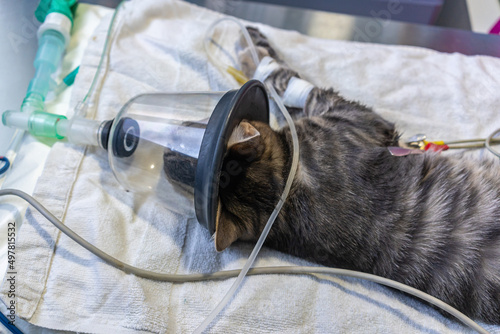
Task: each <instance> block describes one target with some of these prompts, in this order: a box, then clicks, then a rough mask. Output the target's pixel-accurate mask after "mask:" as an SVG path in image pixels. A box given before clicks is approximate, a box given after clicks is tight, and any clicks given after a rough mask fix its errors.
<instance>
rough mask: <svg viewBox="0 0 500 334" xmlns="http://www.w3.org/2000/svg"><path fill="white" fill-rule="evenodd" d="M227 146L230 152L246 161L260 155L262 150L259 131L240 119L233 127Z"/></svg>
mask: <svg viewBox="0 0 500 334" xmlns="http://www.w3.org/2000/svg"><path fill="white" fill-rule="evenodd" d="M227 147H228V149H229V150H230V152H231V154H233V155H235V156H238V157H241V158H245V159H246V160H247V161H251V160H254V159H256V158H258V157H260V155H261V154H262V152H263V143H262V140H261V137H260V132H259V131H258V130H257V129H256V128H255V127H254V126H253V125H252V124H250V123H248V122H246V121H242V122H241V123H240V124H238V126H236V127H235V128H234V130H233V133H232V134H231V136H230V137H229V141H228V143H227Z"/></svg>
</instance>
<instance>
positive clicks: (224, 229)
mask: <svg viewBox="0 0 500 334" xmlns="http://www.w3.org/2000/svg"><path fill="white" fill-rule="evenodd" d="M233 219H234V216H233V215H232V214H231V213H230V212H228V211H227V210H222V207H221V204H220V203H219V205H218V209H217V219H216V223H215V249H216V250H217V251H218V252H222V251H223V250H224V249H226V248H227V247H229V246H231V244H232V243H233V242H235V241H236V240H238V238H239V237H240V236H241V230H240V229H239V228H238V227H237V226H236V225H235V224H234V222H233Z"/></svg>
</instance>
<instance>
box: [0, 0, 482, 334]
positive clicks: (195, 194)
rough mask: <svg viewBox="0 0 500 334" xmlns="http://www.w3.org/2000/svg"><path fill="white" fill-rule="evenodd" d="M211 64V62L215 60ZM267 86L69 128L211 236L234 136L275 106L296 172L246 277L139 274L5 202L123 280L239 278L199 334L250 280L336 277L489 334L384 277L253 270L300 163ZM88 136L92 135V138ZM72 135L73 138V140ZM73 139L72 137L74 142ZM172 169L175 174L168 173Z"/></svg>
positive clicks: (157, 102)
mask: <svg viewBox="0 0 500 334" xmlns="http://www.w3.org/2000/svg"><path fill="white" fill-rule="evenodd" d="M120 8H121V6H120V7H118V8H117V11H116V12H115V15H114V16H113V19H112V22H111V25H110V31H111V26H113V23H114V20H115V17H116V13H117V12H118V11H119V10H120ZM223 20H227V19H222V20H219V21H217V22H215V23H214V24H213V25H212V27H211V28H210V29H209V30H208V33H209V34H212V33H213V32H214V27H215V26H216V25H218V24H219V23H220V22H222V21H223ZM231 20H232V21H233V22H236V23H237V24H238V26H239V28H240V32H241V33H242V34H243V36H244V43H246V45H247V46H249V47H250V51H251V56H252V59H253V61H254V62H255V64H259V59H258V56H257V52H256V49H255V46H253V44H252V41H251V38H250V36H249V34H248V32H247V30H246V29H245V27H243V26H242V25H241V23H239V22H238V21H236V20H234V19H231ZM110 31H108V37H107V40H106V44H105V48H104V50H103V55H102V57H101V63H102V60H103V59H104V58H105V57H107V56H108V53H109V49H110V45H109V43H108V42H109V40H110V39H111V33H110ZM208 40H211V41H213V38H211V37H210V38H209V39H208ZM205 46H207V44H206V45H205ZM209 55H210V53H209ZM210 57H211V58H213V57H212V55H210ZM101 63H100V65H99V68H98V70H97V72H96V75H95V77H94V80H93V83H92V86H91V90H90V91H89V94H87V96H86V97H85V101H84V102H85V103H88V101H89V100H88V98H89V97H91V95H92V94H93V90H94V89H95V85H96V82H97V78H98V77H99V76H100V72H101ZM217 66H219V65H217ZM219 67H221V66H219ZM222 68H223V70H224V71H227V72H228V73H230V74H231V75H233V77H235V78H236V79H237V80H238V79H239V80H241V81H240V82H243V81H245V78H244V76H242V74H241V71H239V70H237V69H236V68H235V67H232V69H231V68H229V67H225V68H224V67H222ZM101 80H102V77H101ZM264 84H265V83H264ZM264 84H262V83H261V82H259V81H256V80H250V81H248V82H247V83H245V84H244V85H243V86H242V87H241V88H240V89H238V90H232V91H229V92H189V93H166V94H144V95H139V96H136V97H135V98H133V99H131V100H130V101H129V102H127V104H126V105H125V106H124V107H123V108H122V109H121V110H120V112H119V113H118V115H117V117H116V118H115V119H114V120H112V121H105V122H97V121H93V120H89V119H85V118H80V119H78V123H74V122H71V123H70V124H81V127H82V130H81V131H77V130H76V129H77V128H78V127H77V126H73V127H71V129H73V128H74V129H75V131H76V132H75V133H78V135H77V136H73V138H75V139H74V140H71V139H70V141H72V142H75V143H81V144H86V145H88V144H91V145H98V146H101V147H102V148H104V149H107V150H108V156H109V162H110V165H111V168H112V170H113V173H114V174H115V176H116V178H117V179H118V181H119V182H120V183H121V184H122V185H123V186H124V187H125V188H126V189H130V190H136V191H139V192H147V193H148V194H150V195H151V194H152V195H155V196H159V197H164V196H168V197H167V202H170V203H171V204H172V203H175V205H172V209H174V211H177V212H179V211H181V212H182V213H184V214H192V215H193V216H196V218H197V219H198V221H199V222H200V223H201V224H202V225H203V226H204V227H206V228H207V229H208V230H209V231H210V232H211V233H213V232H214V231H215V216H216V210H217V203H218V176H219V174H220V168H221V164H222V159H223V157H224V152H225V149H226V146H227V141H228V139H229V135H230V134H231V131H232V130H233V129H234V127H235V126H236V125H237V124H238V123H239V122H240V121H241V120H242V119H249V120H252V119H254V120H260V121H264V122H269V104H271V108H279V109H280V110H281V111H282V113H283V116H284V118H285V120H286V122H287V123H288V125H289V127H290V131H291V134H292V147H293V156H292V167H291V169H290V172H289V175H288V178H287V181H286V183H285V188H284V191H283V194H282V195H281V197H280V199H279V200H278V203H277V204H276V207H275V209H274V211H273V212H272V214H271V216H270V217H269V220H268V222H267V224H266V226H265V228H264V230H263V232H262V234H261V236H260V237H259V239H258V241H257V244H256V245H255V247H254V249H253V251H252V253H251V255H250V256H249V258H248V260H247V261H246V263H245V265H244V267H243V269H241V270H230V271H219V272H215V273H210V274H189V275H177V274H166V273H157V272H151V271H148V270H144V269H141V268H137V267H134V266H131V265H129V264H127V263H124V262H122V261H120V260H118V259H116V258H114V257H112V256H111V255H109V254H107V253H105V252H103V251H102V250H100V249H99V248H97V247H96V246H94V245H92V244H90V243H89V242H87V241H86V240H85V239H83V238H82V237H80V236H79V235H77V234H76V233H75V232H73V231H72V230H71V229H70V228H68V227H67V226H66V225H64V224H63V223H62V222H61V221H59V220H58V219H57V218H56V217H55V216H54V215H53V214H52V213H50V212H49V211H48V210H47V209H46V208H45V207H43V205H42V204H40V203H39V202H38V201H36V200H35V199H34V198H33V197H31V196H29V195H28V194H26V193H24V192H22V191H19V190H14V189H4V190H0V197H1V196H8V195H13V196H18V197H20V198H23V199H24V200H26V201H27V202H28V203H30V204H31V205H32V206H33V207H34V208H35V209H36V210H38V211H39V212H40V213H41V214H42V215H43V216H44V217H45V218H47V219H48V220H49V221H50V222H51V223H52V224H54V226H56V227H57V228H58V229H60V230H61V231H62V232H63V233H64V234H66V235H67V236H68V237H70V238H71V239H73V240H74V241H75V242H77V243H78V244H80V245H81V246H82V247H84V248H86V249H87V250H89V251H90V252H91V253H93V254H94V255H96V256H98V257H99V258H101V259H102V260H103V261H105V262H106V263H108V264H109V265H111V266H113V267H115V268H117V269H119V270H122V271H124V272H125V273H128V274H133V275H136V276H138V277H142V278H146V279H151V280H158V281H168V282H177V283H182V282H196V281H203V280H215V279H227V278H231V277H237V279H236V280H235V282H234V283H233V285H232V286H231V288H230V290H229V291H228V292H227V294H226V295H225V297H224V298H223V299H222V301H221V302H220V303H219V304H218V305H217V307H216V308H215V309H214V310H213V311H212V312H211V313H210V314H209V316H208V317H207V318H206V319H205V320H204V321H203V323H201V324H200V325H199V327H198V328H197V329H196V330H195V333H201V332H203V331H204V330H206V329H207V328H208V327H209V326H210V324H211V323H212V321H213V320H214V319H215V317H216V316H217V314H219V313H220V312H221V311H222V310H223V309H224V307H225V306H226V305H227V303H228V302H229V301H230V300H231V298H232V297H233V296H234V294H235V293H236V291H237V289H238V287H239V286H240V284H241V283H242V281H243V279H244V277H245V276H246V275H260V274H298V275H303V274H330V275H343V276H349V277H355V278H361V279H366V280H370V281H373V282H376V283H379V284H383V285H386V286H389V287H393V288H396V289H399V290H401V291H404V292H406V293H409V294H411V295H413V296H416V297H418V298H420V299H423V300H425V301H427V302H429V303H431V304H433V305H435V306H437V307H439V308H441V309H443V310H444V311H446V312H448V313H450V314H451V315H453V316H455V317H457V318H458V319H459V320H460V321H461V322H463V323H464V324H465V325H467V326H469V327H471V328H472V329H474V330H476V331H478V332H480V333H487V331H486V330H484V329H483V328H482V327H480V326H479V325H478V324H476V323H475V322H474V321H472V320H471V319H470V318H468V317H467V316H465V315H464V314H462V313H461V312H459V311H458V310H456V309H454V308H453V307H451V306H449V305H447V304H445V303H443V302H442V301H440V300H438V299H436V298H435V297H432V296H430V295H428V294H426V293H424V292H422V291H419V290H417V289H414V288H412V287H409V286H407V285H404V284H402V283H399V282H396V281H393V280H389V279H386V278H383V277H379V276H375V275H371V274H366V273H362V272H356V271H351V270H344V269H337V268H325V267H286V266H283V267H259V268H251V266H252V264H253V262H254V261H255V258H256V257H257V254H258V252H259V251H260V249H261V247H262V245H263V243H264V241H265V239H266V237H267V234H268V232H269V230H270V229H271V227H272V224H273V222H274V220H275V219H276V217H277V215H278V213H279V211H280V210H281V208H282V206H283V204H284V203H285V201H286V198H287V196H288V192H289V190H290V188H291V185H292V182H293V179H294V176H295V172H296V170H297V166H298V159H299V143H298V138H297V134H296V131H295V127H294V123H293V120H292V118H291V117H290V115H289V114H288V112H287V110H286V108H285V106H284V105H283V103H282V100H281V98H280V97H279V96H278V94H277V93H276V91H275V90H274V88H273V87H272V86H271V85H267V84H265V86H264ZM266 89H267V91H269V93H270V95H271V98H272V100H270V99H268V97H267V92H266ZM80 108H82V109H85V108H86V104H84V105H83V106H82V105H81V106H80ZM7 116H8V115H7ZM20 123H21V121H20ZM60 128H61V129H62V128H63V127H60ZM84 128H85V130H84ZM88 129H90V130H91V131H88ZM28 130H29V129H28ZM70 134H71V133H68V135H70ZM69 137H70V138H71V135H70V136H69ZM171 158H172V159H171ZM179 162H180V164H179ZM171 163H172V165H171ZM169 166H170V167H172V168H169ZM167 204H168V203H167Z"/></svg>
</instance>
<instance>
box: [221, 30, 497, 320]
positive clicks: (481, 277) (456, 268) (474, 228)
mask: <svg viewBox="0 0 500 334" xmlns="http://www.w3.org/2000/svg"><path fill="white" fill-rule="evenodd" d="M248 31H249V32H250V34H251V37H252V39H253V41H254V43H255V45H256V46H257V47H258V50H259V55H260V56H267V55H270V56H272V57H273V58H275V59H276V60H277V61H278V63H279V64H280V68H279V69H278V70H276V71H274V72H273V73H272V74H271V75H270V76H269V79H268V80H270V81H271V83H272V84H273V86H274V87H275V88H276V90H277V92H278V93H279V94H283V92H284V91H285V89H286V87H287V83H288V81H289V79H290V78H291V77H293V76H295V77H299V75H298V74H297V73H296V72H294V71H293V70H291V69H290V68H288V67H287V66H286V65H285V64H284V63H283V62H282V61H281V60H280V59H279V58H278V56H277V54H276V52H275V51H274V50H273V49H272V48H271V46H270V45H269V42H268V41H267V39H266V38H265V37H264V36H263V35H262V34H261V33H260V32H259V31H258V30H257V29H254V28H248ZM241 60H242V63H243V66H242V67H243V69H244V70H245V72H246V75H247V76H249V77H251V76H252V74H253V73H252V72H253V71H254V70H255V68H252V66H249V65H248V64H249V62H247V61H246V58H245V56H244V53H243V56H242V57H241ZM293 112H294V113H295V117H296V118H297V119H296V121H295V126H296V128H297V134H298V137H299V145H300V160H299V167H298V171H297V174H296V176H295V179H294V181H293V185H292V188H291V191H290V194H289V197H288V199H287V200H286V202H285V204H284V206H283V209H282V210H281V212H280V214H279V216H278V218H277V219H276V221H275V223H274V225H273V227H272V229H271V231H270V233H269V236H268V237H267V239H266V243H265V245H267V246H268V247H271V248H274V249H276V250H279V251H282V252H285V253H289V254H292V255H294V256H298V257H301V258H304V259H307V260H310V261H314V262H317V263H319V264H322V265H325V266H329V267H340V268H346V269H352V270H358V271H363V272H367V273H372V274H375V275H380V276H383V277H387V278H389V279H393V280H396V281H399V282H402V283H405V284H407V285H410V286H412V287H415V288H417V289H419V290H422V291H425V292H427V293H429V294H431V295H433V296H435V297H437V298H439V299H441V300H443V301H444V302H446V303H448V304H450V305H452V306H454V307H455V308H457V309H459V310H461V311H462V312H463V313H465V314H466V315H468V316H470V317H473V318H476V319H480V320H483V321H486V322H489V323H496V324H500V168H499V167H500V164H498V162H497V161H494V160H488V161H477V160H471V159H469V158H467V159H465V158H464V156H463V155H460V154H459V155H450V154H448V153H447V154H446V155H445V154H442V155H440V154H438V153H434V152H427V153H425V154H421V155H407V156H402V157H398V156H393V155H391V153H390V151H389V149H388V147H389V146H398V139H399V136H398V133H397V132H396V130H395V127H394V124H392V123H391V122H389V121H386V120H385V119H383V118H382V117H381V116H379V115H378V114H376V113H375V112H374V111H373V110H371V109H370V108H367V107H365V106H363V105H361V104H359V103H356V102H351V101H347V100H345V99H344V98H342V97H341V96H340V95H339V94H338V93H337V92H336V91H334V90H333V89H320V88H313V90H312V91H311V93H310V94H309V96H308V98H307V101H306V105H305V107H304V109H303V110H293ZM233 137H234V138H232V139H231V141H230V144H229V147H228V154H227V156H226V158H225V162H224V164H228V163H234V161H237V162H238V163H239V165H240V166H241V167H242V172H241V173H240V174H238V175H236V176H234V177H232V178H231V180H230V182H229V184H227V185H226V184H225V185H224V187H221V188H220V190H219V191H220V192H219V196H220V208H219V212H218V218H217V222H216V233H215V247H216V249H217V250H218V251H222V250H224V249H225V248H227V247H228V246H230V245H231V244H232V243H233V242H235V241H236V240H247V241H255V240H257V238H258V237H259V236H260V233H261V231H262V229H263V228H264V226H265V224H266V222H267V220H268V218H269V216H270V214H271V212H272V211H273V209H274V207H275V205H276V203H277V202H278V199H279V197H280V196H281V193H282V191H283V188H284V185H285V181H286V178H287V176H288V173H289V170H290V165H291V142H292V141H291V135H290V130H289V128H288V127H284V128H282V129H280V130H279V131H275V130H273V129H272V128H270V127H269V125H267V124H264V123H259V122H251V121H250V122H247V121H243V122H241V123H240V125H239V127H238V128H237V129H236V130H235V132H234V136H233ZM224 168H225V167H224V166H223V170H224Z"/></svg>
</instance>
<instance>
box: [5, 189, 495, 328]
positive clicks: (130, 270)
mask: <svg viewBox="0 0 500 334" xmlns="http://www.w3.org/2000/svg"><path fill="white" fill-rule="evenodd" d="M7 195H12V196H17V197H20V198H22V199H24V200H25V201H27V202H28V203H29V204H31V205H32V206H33V207H34V208H35V209H36V210H37V211H38V212H40V213H41V214H42V215H43V216H44V217H45V218H47V219H48V220H49V221H50V222H51V223H52V224H54V225H55V226H56V227H57V228H58V229H59V230H61V231H62V232H63V233H64V234H66V235H67V236H68V237H70V238H71V239H73V240H74V241H75V242H77V243H78V244H79V245H81V246H82V247H84V248H85V249H87V250H89V251H90V252H91V253H93V254H94V255H96V256H97V257H99V258H101V259H102V260H103V261H104V262H106V263H108V264H109V265H111V266H113V267H115V268H117V269H120V270H122V271H123V272H125V273H127V274H133V275H135V276H138V277H142V278H146V279H151V280H155V281H167V282H173V283H185V282H198V281H204V280H220V279H227V278H232V277H236V276H238V274H239V273H240V270H238V269H237V270H226V271H218V272H215V273H211V274H188V275H177V274H164V273H156V272H152V271H148V270H144V269H140V268H137V267H134V266H131V265H129V264H126V263H124V262H122V261H120V260H118V259H116V258H114V257H112V256H111V255H109V254H107V253H105V252H103V251H102V250H100V249H99V248H97V247H95V246H94V245H92V244H90V243H89V242H87V241H86V240H85V239H83V238H82V237H80V236H79V235H78V234H76V233H75V232H73V230H71V229H70V228H69V227H67V226H66V225H64V224H63V223H62V222H61V221H60V220H59V219H57V218H56V217H55V216H54V215H53V214H52V213H51V212H50V211H49V210H47V209H46V208H45V207H44V206H43V205H42V204H40V202H38V201H37V200H36V199H34V198H33V197H32V196H30V195H28V194H26V193H25V192H23V191H20V190H17V189H3V190H0V197H1V196H7ZM266 274H267V275H269V274H295V275H309V274H327V275H341V276H348V277H354V278H360V279H364V280H369V281H372V282H375V283H379V284H382V285H386V286H389V287H391V288H395V289H398V290H401V291H403V292H406V293H408V294H410V295H413V296H415V297H418V298H420V299H422V300H425V301H426V302H428V303H431V304H433V305H435V306H437V307H439V308H441V309H442V310H444V311H446V312H448V313H449V314H451V315H453V316H454V317H456V318H457V319H458V320H460V321H461V322H462V323H463V324H465V325H466V326H469V327H470V328H472V329H473V330H475V331H477V332H478V333H482V334H488V331H486V330H485V329H484V328H482V327H481V326H479V325H478V324H477V323H475V322H474V321H473V320H472V319H470V318H469V317H467V316H466V315H465V314H463V313H461V312H460V311H458V310H457V309H455V308H453V307H451V306H450V305H448V304H446V303H444V302H442V301H441V300H439V299H437V298H435V297H433V296H431V295H429V294H427V293H425V292H422V291H420V290H417V289H415V288H412V287H410V286H408V285H405V284H402V283H399V282H396V281H393V280H390V279H387V278H384V277H380V276H376V275H372V274H367V273H363V272H358V271H353V270H346V269H338V268H327V267H300V266H297V267H293V266H279V267H256V268H252V269H250V271H249V272H248V274H247V275H266Z"/></svg>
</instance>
